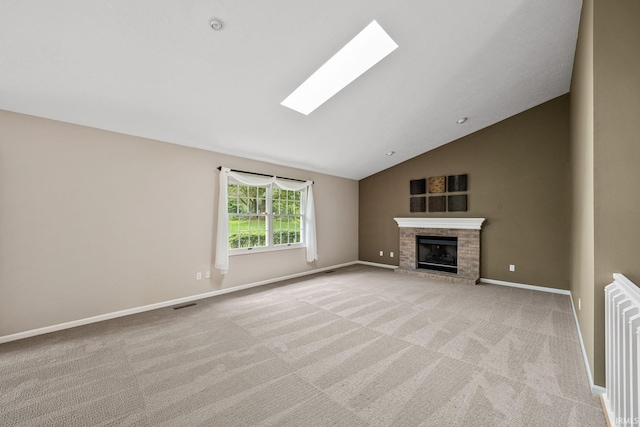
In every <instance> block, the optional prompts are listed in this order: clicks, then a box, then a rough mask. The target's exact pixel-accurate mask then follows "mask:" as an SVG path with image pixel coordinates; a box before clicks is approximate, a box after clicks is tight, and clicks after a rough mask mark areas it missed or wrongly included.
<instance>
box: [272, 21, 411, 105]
mask: <svg viewBox="0 0 640 427" xmlns="http://www.w3.org/2000/svg"><path fill="white" fill-rule="evenodd" d="M397 47H398V45H397V44H396V42H394V41H393V40H392V39H391V37H389V35H388V34H387V33H386V32H385V31H384V30H383V29H382V27H381V26H380V24H378V23H377V22H376V21H375V20H374V21H372V22H371V23H370V24H369V25H367V26H366V27H365V29H364V30H362V31H361V32H360V33H359V34H358V35H357V36H355V37H354V38H353V39H352V40H351V41H350V42H349V43H347V44H346V45H345V46H344V47H343V48H342V49H340V50H339V51H338V53H336V54H335V55H333V56H332V57H331V59H329V60H328V61H327V62H325V63H324V65H323V66H322V67H320V68H318V70H317V71H316V72H315V73H313V74H312V75H311V77H309V78H308V79H307V80H306V81H305V82H304V83H302V84H301V85H300V86H299V87H298V88H297V89H296V90H294V91H293V93H292V94H291V95H289V96H288V97H287V98H286V99H285V100H284V101H282V102H281V103H280V104H281V105H284V106H285V107H288V108H291V109H292V110H295V111H297V112H299V113H302V114H304V115H308V114H309V113H311V112H312V111H313V110H315V109H316V108H318V107H319V106H320V105H322V104H323V103H324V102H325V101H327V100H328V99H329V98H331V97H332V96H333V95H335V94H336V93H338V92H339V91H341V90H342V89H343V88H344V87H345V86H347V85H348V84H349V83H351V82H352V81H354V80H355V79H357V78H358V77H360V76H361V75H362V74H363V73H364V72H365V71H367V70H368V69H369V68H371V67H373V66H374V65H375V64H377V63H378V62H379V61H380V60H381V59H382V58H384V57H385V56H387V55H389V54H390V53H391V52H393V51H394V50H395V49H396V48H397Z"/></svg>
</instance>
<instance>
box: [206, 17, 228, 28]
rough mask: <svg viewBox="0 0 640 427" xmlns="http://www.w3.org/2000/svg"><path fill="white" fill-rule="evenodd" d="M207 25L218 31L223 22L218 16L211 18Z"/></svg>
mask: <svg viewBox="0 0 640 427" xmlns="http://www.w3.org/2000/svg"><path fill="white" fill-rule="evenodd" d="M209 25H210V26H211V28H213V29H214V30H216V31H220V30H222V29H223V28H224V22H222V19H220V18H211V19H210V20H209Z"/></svg>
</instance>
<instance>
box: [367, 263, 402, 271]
mask: <svg viewBox="0 0 640 427" xmlns="http://www.w3.org/2000/svg"><path fill="white" fill-rule="evenodd" d="M358 264H362V265H369V266H371V267H382V268H390V269H392V270H395V269H396V268H399V267H398V266H397V265H389V264H380V263H377V262H369V261H358Z"/></svg>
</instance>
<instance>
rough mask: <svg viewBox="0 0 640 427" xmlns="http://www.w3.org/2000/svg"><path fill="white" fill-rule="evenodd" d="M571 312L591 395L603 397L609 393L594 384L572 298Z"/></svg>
mask: <svg viewBox="0 0 640 427" xmlns="http://www.w3.org/2000/svg"><path fill="white" fill-rule="evenodd" d="M570 299H571V311H572V312H573V319H574V320H575V321H576V328H578V339H579V340H580V349H582V359H583V360H584V367H585V368H586V369H587V378H589V387H591V393H593V394H596V395H603V394H605V393H606V392H607V389H606V388H604V387H601V386H599V385H596V384H594V383H593V376H592V375H591V367H590V366H589V358H588V357H587V351H586V350H585V348H584V341H583V340H582V331H581V330H580V322H578V314H577V313H576V307H575V306H574V305H573V298H572V297H571V298H570Z"/></svg>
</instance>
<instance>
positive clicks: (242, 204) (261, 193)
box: [227, 182, 304, 252]
mask: <svg viewBox="0 0 640 427" xmlns="http://www.w3.org/2000/svg"><path fill="white" fill-rule="evenodd" d="M227 191H228V199H227V208H228V213H229V249H231V250H234V251H233V252H239V251H235V249H244V250H247V249H250V250H251V249H253V248H269V247H274V248H275V247H281V248H282V247H290V246H301V245H302V243H303V241H302V236H303V233H302V230H303V215H304V211H303V200H304V190H300V191H297V190H284V189H281V188H278V187H276V186H274V185H273V184H269V185H268V186H266V187H257V186H251V185H244V184H237V183H233V182H231V183H230V184H228V189H227Z"/></svg>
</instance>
